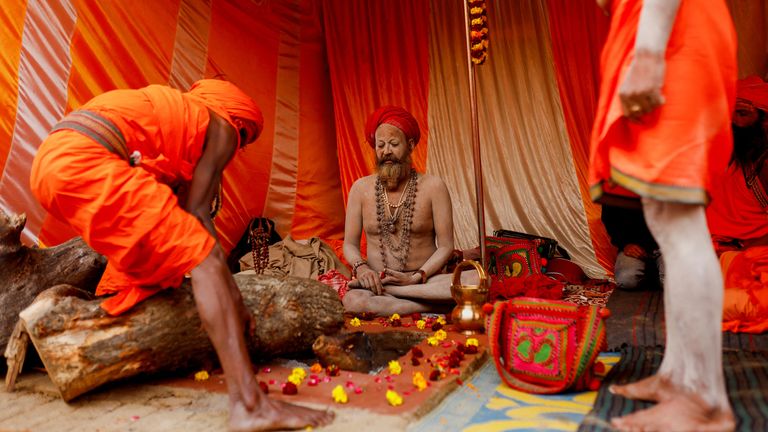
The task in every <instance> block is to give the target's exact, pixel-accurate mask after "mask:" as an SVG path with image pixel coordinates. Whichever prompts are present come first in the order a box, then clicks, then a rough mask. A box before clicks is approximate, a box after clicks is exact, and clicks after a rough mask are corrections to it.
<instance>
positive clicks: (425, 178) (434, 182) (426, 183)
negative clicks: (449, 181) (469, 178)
mask: <svg viewBox="0 0 768 432" xmlns="http://www.w3.org/2000/svg"><path fill="white" fill-rule="evenodd" d="M420 183H421V186H422V187H425V188H442V187H445V181H443V179H442V177H438V176H436V175H434V174H427V173H424V174H421V181H420Z"/></svg>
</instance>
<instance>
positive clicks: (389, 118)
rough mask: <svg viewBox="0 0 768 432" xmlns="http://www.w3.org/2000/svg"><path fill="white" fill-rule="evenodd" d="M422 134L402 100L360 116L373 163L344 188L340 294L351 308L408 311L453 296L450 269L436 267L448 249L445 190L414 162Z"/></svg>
mask: <svg viewBox="0 0 768 432" xmlns="http://www.w3.org/2000/svg"><path fill="white" fill-rule="evenodd" d="M420 135H421V133H420V131H419V124H418V123H417V122H416V119H415V118H414V117H413V115H411V113H409V112H408V111H406V110H404V109H403V108H400V107H394V106H384V107H381V108H379V109H377V110H376V111H375V112H374V113H373V114H371V116H370V117H369V118H368V121H367V122H366V125H365V136H366V140H367V141H368V144H370V145H371V147H372V148H373V149H374V151H375V152H376V164H377V167H378V168H377V173H376V174H373V175H369V176H367V177H363V178H361V179H359V180H357V181H356V182H355V183H354V184H353V185H352V189H350V191H349V200H348V203H347V217H346V221H345V227H344V257H345V258H346V259H347V261H349V262H350V263H352V273H353V277H355V279H354V280H352V281H351V282H350V283H349V288H350V290H349V291H348V292H347V293H346V295H345V296H344V299H343V302H344V308H345V309H346V310H347V311H349V312H353V313H361V312H373V313H376V314H378V315H391V314H393V313H398V314H409V313H414V312H426V311H430V310H434V309H435V308H436V307H439V306H440V305H441V304H442V306H443V307H445V306H446V302H450V301H451V275H447V274H438V273H440V272H441V271H442V269H443V267H444V266H445V264H446V262H447V261H448V259H449V258H450V257H451V254H452V253H453V208H452V207H451V197H450V195H449V194H448V188H447V187H446V186H445V183H444V182H443V180H442V179H440V178H438V177H435V176H432V175H429V174H419V173H417V172H416V170H415V169H414V168H413V165H412V164H411V153H412V152H413V149H414V147H415V146H416V144H418V142H419V137H420ZM363 230H364V231H365V237H366V243H367V245H368V247H367V251H366V252H367V259H363V255H362V251H361V250H360V240H361V237H362V232H363ZM449 304H450V303H449Z"/></svg>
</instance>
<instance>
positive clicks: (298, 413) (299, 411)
mask: <svg viewBox="0 0 768 432" xmlns="http://www.w3.org/2000/svg"><path fill="white" fill-rule="evenodd" d="M333 418H334V414H333V412H332V411H319V410H315V409H311V408H306V407H302V406H299V405H292V404H289V403H287V402H282V401H278V400H274V399H270V398H268V397H263V398H261V402H260V403H259V405H258V406H257V407H256V408H254V409H253V410H252V411H249V410H248V409H247V408H246V407H245V405H243V404H242V403H234V404H231V406H230V407H229V430H230V431H232V432H255V431H272V430H285V429H304V428H306V427H312V428H316V427H321V426H325V425H327V424H329V423H330V422H332V421H333Z"/></svg>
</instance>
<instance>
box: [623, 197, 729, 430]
mask: <svg viewBox="0 0 768 432" xmlns="http://www.w3.org/2000/svg"><path fill="white" fill-rule="evenodd" d="M643 208H644V213H645V218H646V221H647V222H648V228H649V229H650V231H651V233H653V236H654V238H655V239H656V242H657V243H658V244H659V247H660V249H661V253H662V256H663V257H664V264H665V267H666V278H665V283H664V285H665V286H664V301H665V304H664V308H665V319H666V329H667V346H666V351H665V354H664V359H663V360H662V363H661V367H660V368H659V372H658V373H657V375H656V376H654V377H651V378H648V379H646V380H643V381H640V382H637V383H635V384H630V385H626V386H612V388H611V391H613V392H614V393H616V394H620V395H623V396H627V397H631V398H639V399H648V400H655V401H659V404H658V405H656V406H655V407H653V408H650V409H648V410H644V411H640V412H637V413H634V414H631V415H628V416H626V417H621V418H615V419H613V420H612V424H613V426H614V427H616V428H618V429H620V430H630V431H634V430H639V431H640V430H641V431H657V430H658V431H661V430H680V431H709V430H712V431H731V430H733V428H734V427H735V421H734V419H733V414H732V412H731V408H730V405H729V402H728V396H727V394H726V390H725V381H724V378H723V370H722V333H721V330H720V328H721V327H720V326H721V321H722V311H723V282H722V275H721V274H720V266H719V265H718V261H717V257H716V256H715V253H714V249H713V247H712V243H711V240H710V237H709V230H708V229H707V223H706V218H705V213H704V208H703V207H702V206H694V205H685V204H673V203H664V202H659V201H655V200H649V199H643Z"/></svg>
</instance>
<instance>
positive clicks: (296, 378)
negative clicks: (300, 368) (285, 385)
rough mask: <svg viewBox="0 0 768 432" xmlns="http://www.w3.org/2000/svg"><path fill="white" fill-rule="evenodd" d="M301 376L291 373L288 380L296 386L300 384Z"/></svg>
mask: <svg viewBox="0 0 768 432" xmlns="http://www.w3.org/2000/svg"><path fill="white" fill-rule="evenodd" d="M301 381H302V379H301V377H299V376H298V375H295V374H291V375H289V376H288V382H290V383H293V384H294V385H296V386H298V385H300V384H301Z"/></svg>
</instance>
